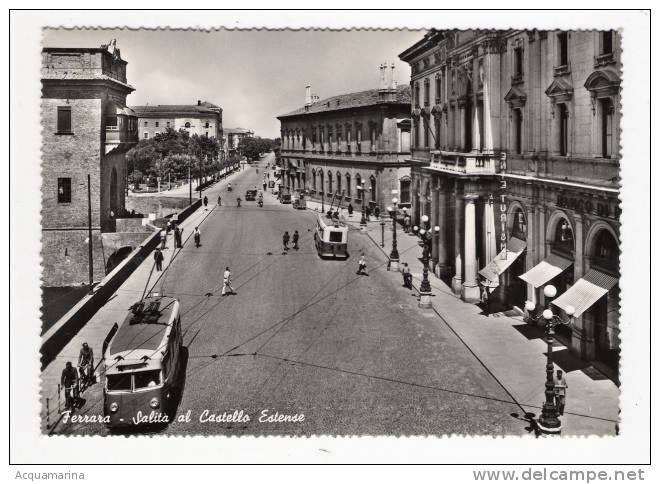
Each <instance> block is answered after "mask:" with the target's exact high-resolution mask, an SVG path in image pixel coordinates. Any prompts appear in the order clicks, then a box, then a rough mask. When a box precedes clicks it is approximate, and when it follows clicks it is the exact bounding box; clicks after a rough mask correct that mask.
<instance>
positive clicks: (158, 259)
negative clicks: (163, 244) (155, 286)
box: [154, 247, 164, 272]
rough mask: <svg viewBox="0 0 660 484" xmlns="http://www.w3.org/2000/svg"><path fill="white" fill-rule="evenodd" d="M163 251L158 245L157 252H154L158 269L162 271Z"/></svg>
mask: <svg viewBox="0 0 660 484" xmlns="http://www.w3.org/2000/svg"><path fill="white" fill-rule="evenodd" d="M163 259H164V256H163V252H162V251H161V250H160V248H159V247H156V252H154V261H155V262H156V271H158V272H160V271H162V270H163Z"/></svg>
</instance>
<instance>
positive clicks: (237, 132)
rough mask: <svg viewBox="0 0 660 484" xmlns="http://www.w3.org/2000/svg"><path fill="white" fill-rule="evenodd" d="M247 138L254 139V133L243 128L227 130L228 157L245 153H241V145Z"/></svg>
mask: <svg viewBox="0 0 660 484" xmlns="http://www.w3.org/2000/svg"><path fill="white" fill-rule="evenodd" d="M245 138H254V131H251V130H249V129H243V128H227V129H226V130H225V143H224V146H225V154H226V155H227V156H231V155H239V156H241V155H242V154H243V153H241V151H240V148H239V147H240V144H241V141H243V140H244V139H245Z"/></svg>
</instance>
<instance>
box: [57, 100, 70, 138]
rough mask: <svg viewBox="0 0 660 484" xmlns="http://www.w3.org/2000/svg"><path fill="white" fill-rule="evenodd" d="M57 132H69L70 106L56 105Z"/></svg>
mask: <svg viewBox="0 0 660 484" xmlns="http://www.w3.org/2000/svg"><path fill="white" fill-rule="evenodd" d="M57 132H58V133H71V106H58V107H57Z"/></svg>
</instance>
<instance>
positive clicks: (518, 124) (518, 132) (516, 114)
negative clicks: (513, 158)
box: [513, 109, 523, 154]
mask: <svg viewBox="0 0 660 484" xmlns="http://www.w3.org/2000/svg"><path fill="white" fill-rule="evenodd" d="M513 122H514V123H515V126H514V129H515V140H514V143H515V148H516V153H517V154H521V153H522V133H523V117H522V111H521V110H520V109H514V111H513Z"/></svg>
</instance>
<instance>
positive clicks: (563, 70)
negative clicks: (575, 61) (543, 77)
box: [553, 64, 571, 77]
mask: <svg viewBox="0 0 660 484" xmlns="http://www.w3.org/2000/svg"><path fill="white" fill-rule="evenodd" d="M570 72H571V68H570V66H569V65H568V64H565V65H563V66H555V67H554V68H553V75H554V77H560V76H565V75H566V74H570Z"/></svg>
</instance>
